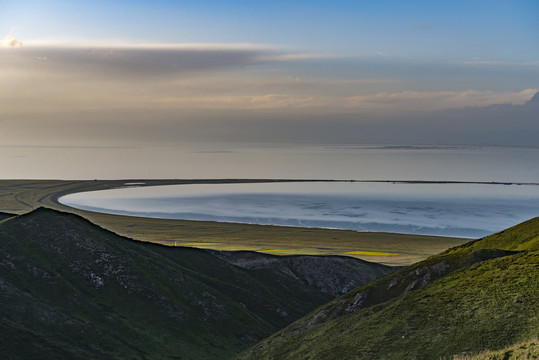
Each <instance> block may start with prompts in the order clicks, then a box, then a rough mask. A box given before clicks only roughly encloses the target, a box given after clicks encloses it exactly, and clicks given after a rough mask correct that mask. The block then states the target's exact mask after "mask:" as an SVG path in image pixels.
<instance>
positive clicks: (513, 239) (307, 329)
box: [238, 218, 539, 360]
mask: <svg viewBox="0 0 539 360" xmlns="http://www.w3.org/2000/svg"><path fill="white" fill-rule="evenodd" d="M538 274H539V218H535V219H532V220H530V221H527V222H525V223H523V224H520V225H517V226H515V227H513V228H510V229H507V230H505V231H502V232H500V233H497V234H494V235H492V236H489V237H486V238H483V239H479V240H476V241H472V242H470V243H468V244H465V245H463V246H459V247H456V248H453V249H450V250H448V251H446V252H444V253H441V254H439V255H436V256H433V257H430V258H428V259H427V260H425V261H422V262H420V263H417V264H415V265H412V266H409V267H406V268H404V269H401V270H399V271H397V272H395V273H393V274H390V275H387V276H385V277H383V278H380V279H377V280H375V281H373V282H372V283H369V284H367V285H364V286H362V287H360V288H358V289H355V290H353V291H351V292H349V293H347V294H346V295H344V296H342V297H339V298H337V299H336V300H334V301H332V302H331V303H329V304H327V305H325V306H323V307H321V308H319V309H317V310H316V311H314V312H312V313H311V314H309V315H308V316H306V317H304V318H302V319H300V320H299V321H297V322H295V323H293V324H292V325H290V326H288V327H287V328H285V329H284V330H282V331H280V332H278V333H276V334H274V335H273V336H271V337H270V338H268V339H266V340H264V341H263V342H261V343H259V344H258V345H256V346H254V347H253V348H251V349H249V350H248V351H247V352H245V353H243V354H242V355H241V356H239V357H238V359H436V360H437V359H440V358H445V357H451V356H453V355H456V354H462V353H478V352H481V351H483V350H486V349H491V350H498V349H503V348H507V347H509V346H511V345H512V344H515V343H518V342H522V341H527V340H529V339H533V338H537V335H538V334H539V276H538ZM535 349H536V347H535ZM504 359H505V357H504Z"/></svg>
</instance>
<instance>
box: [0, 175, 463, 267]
mask: <svg viewBox="0 0 539 360" xmlns="http://www.w3.org/2000/svg"><path fill="white" fill-rule="evenodd" d="M274 181H281V180H249V179H247V180H241V179H238V180H227V179H225V180H0V211H1V212H7V213H14V214H21V213H25V212H28V211H31V210H33V209H35V208H37V207H40V206H45V207H49V208H52V209H56V210H61V211H67V212H72V213H75V214H78V215H81V216H83V217H85V218H87V219H89V220H90V221H92V222H93V223H95V224H97V225H99V226H101V227H104V228H106V229H108V230H111V231H113V232H115V233H117V234H120V235H123V236H127V237H130V238H133V239H137V240H143V241H150V242H154V243H160V244H164V245H170V246H189V247H197V248H208V249H215V250H252V251H258V252H264V253H269V254H275V255H295V254H305V255H343V256H353V257H356V258H360V259H363V260H367V261H374V262H379V263H383V264H387V265H399V266H402V265H409V264H412V263H415V262H418V261H420V260H423V259H425V258H427V257H428V256H431V255H434V254H437V253H439V252H441V251H444V250H446V249H448V248H450V247H454V246H457V245H460V244H462V243H465V242H467V241H469V239H463V238H450V237H440V236H422V235H408V234H395V233H382V232H357V231H348V230H331V229H312V228H296V227H282V226H269V225H250V224H235V223H218V222H209V221H187V220H166V219H152V218H141V217H130V216H120V215H109V214H103V213H96V212H90V211H84V210H78V209H74V208H71V207H68V206H65V205H62V204H60V203H59V202H58V198H59V197H61V196H63V195H66V194H70V193H75V192H82V191H92V190H105V189H112V188H118V187H126V186H130V185H125V184H129V183H135V184H140V183H144V185H145V186H157V185H173V184H175V185H177V184H202V183H206V184H211V183H215V184H217V183H232V182H235V183H242V182H243V183H247V182H251V183H252V182H274Z"/></svg>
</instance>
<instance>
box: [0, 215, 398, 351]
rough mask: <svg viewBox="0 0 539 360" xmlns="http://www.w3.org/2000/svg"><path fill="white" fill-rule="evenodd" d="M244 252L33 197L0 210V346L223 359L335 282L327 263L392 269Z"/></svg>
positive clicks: (354, 272) (322, 297) (315, 301)
mask: <svg viewBox="0 0 539 360" xmlns="http://www.w3.org/2000/svg"><path fill="white" fill-rule="evenodd" d="M251 256H252V257H254V260H253V261H250V262H245V261H243V260H242V259H243V258H244V257H245V254H238V259H239V260H238V259H237V258H236V257H235V256H234V253H224V252H222V253H215V252H210V251H206V250H200V249H191V248H181V247H178V248H171V247H165V246H161V245H157V244H151V243H143V242H139V241H133V240H130V239H127V238H123V237H120V236H118V235H116V234H114V233H111V232H109V231H107V230H104V229H102V228H99V227H97V226H95V225H93V224H91V223H90V222H88V221H86V220H85V219H83V218H81V217H79V216H77V215H73V214H67V213H60V212H57V211H54V210H49V209H43V208H41V209H37V210H35V211H33V212H31V213H28V214H24V215H21V216H17V217H12V218H9V219H6V220H3V221H1V222H0V290H1V291H0V303H1V304H2V306H1V307H0V316H1V318H2V322H0V334H1V336H0V353H2V354H3V358H4V359H29V358H57V359H119V358H129V359H165V358H166V359H226V358H229V357H231V356H233V355H234V354H236V353H238V352H239V351H241V350H242V349H245V348H246V347H248V346H249V345H252V344H253V343H255V342H256V341H259V340H260V339H262V338H263V337H265V336H268V335H269V334H271V333H272V332H275V331H276V330H277V329H279V328H282V327H284V326H286V325H287V324H289V323H290V322H292V321H293V320H295V319H297V318H299V317H300V316H302V315H304V314H306V313H307V312H309V311H311V310H312V309H314V308H315V307H316V306H318V305H320V304H322V303H325V302H327V301H329V300H330V299H332V298H334V296H335V294H336V293H338V292H341V291H344V290H346V288H345V287H340V285H337V286H333V287H328V286H327V283H334V282H335V281H334V280H332V276H335V275H334V274H339V273H343V272H344V271H346V272H348V273H349V279H350V281H352V282H353V281H356V280H355V279H363V280H361V281H363V282H367V281H370V280H372V279H373V278H375V277H377V276H380V275H383V274H387V273H388V272H390V271H392V268H390V267H385V266H383V265H379V264H370V263H367V262H364V261H361V260H357V259H352V258H347V259H343V258H341V257H325V258H324V257H322V258H321V261H319V262H317V261H314V262H313V260H312V259H305V258H304V257H301V256H298V257H289V258H287V257H284V258H282V259H283V262H282V263H281V264H280V265H275V261H274V260H273V258H274V257H272V256H270V255H262V254H251ZM268 259H271V261H269V263H271V264H272V265H271V266H269V265H264V264H267V263H268ZM238 261H240V262H241V264H243V266H239V265H238V264H234V263H236V262H238ZM306 261H307V263H309V264H310V265H309V264H308V265H305V262H306ZM287 262H288V263H287ZM253 263H255V264H256V263H258V265H253ZM241 264H240V265H241ZM249 264H250V265H249ZM298 264H300V265H298ZM275 266H277V269H276V268H275ZM332 274H333V275H332ZM361 281H360V282H359V283H355V284H354V283H352V285H350V284H341V285H342V286H344V285H346V286H356V285H359V284H360V283H361Z"/></svg>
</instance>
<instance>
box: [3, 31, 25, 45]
mask: <svg viewBox="0 0 539 360" xmlns="http://www.w3.org/2000/svg"><path fill="white" fill-rule="evenodd" d="M3 46H5V47H21V46H22V42H21V41H20V40H17V39H15V38H14V37H13V36H12V35H11V34H9V35H6V36H5V37H4V42H3Z"/></svg>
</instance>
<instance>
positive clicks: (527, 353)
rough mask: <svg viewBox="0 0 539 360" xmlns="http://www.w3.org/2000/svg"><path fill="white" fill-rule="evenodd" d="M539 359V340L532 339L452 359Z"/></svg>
mask: <svg viewBox="0 0 539 360" xmlns="http://www.w3.org/2000/svg"><path fill="white" fill-rule="evenodd" d="M536 359H539V341H538V340H537V339H531V340H528V341H522V342H519V343H517V344H514V345H511V346H507V347H505V348H503V349H501V350H498V351H482V352H481V353H479V354H475V355H471V354H461V355H458V356H455V357H453V359H452V360H536Z"/></svg>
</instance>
